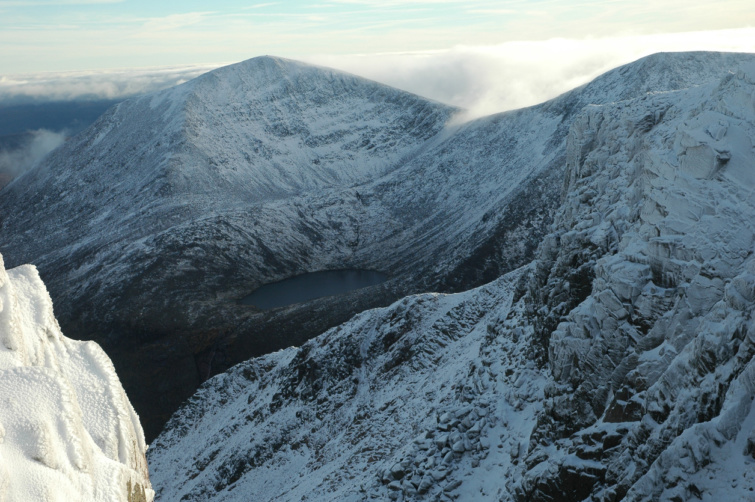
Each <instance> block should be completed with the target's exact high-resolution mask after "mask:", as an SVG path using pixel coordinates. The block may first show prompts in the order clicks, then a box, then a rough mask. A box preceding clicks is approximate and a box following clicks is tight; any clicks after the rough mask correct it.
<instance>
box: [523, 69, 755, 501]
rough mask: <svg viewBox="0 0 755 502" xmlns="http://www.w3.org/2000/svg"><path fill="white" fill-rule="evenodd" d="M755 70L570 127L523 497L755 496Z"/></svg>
mask: <svg viewBox="0 0 755 502" xmlns="http://www.w3.org/2000/svg"><path fill="white" fill-rule="evenodd" d="M753 75H754V73H753V72H752V71H749V72H744V71H739V72H737V73H732V74H729V75H726V76H725V77H724V78H723V80H721V81H720V82H718V83H716V84H714V85H708V86H701V87H699V88H696V89H690V90H687V91H680V92H675V93H665V94H658V95H650V96H647V97H646V98H644V99H641V100H633V101H627V102H622V103H617V104H613V105H607V106H603V107H591V108H588V109H586V110H585V112H584V113H583V114H582V116H581V117H580V119H579V120H578V121H577V122H576V123H575V125H574V126H573V128H572V130H571V132H570V138H569V151H568V158H567V166H568V173H569V174H568V176H567V178H566V182H565V194H566V198H565V200H564V204H563V206H562V209H561V210H560V212H559V214H558V216H557V219H556V223H555V232H553V233H552V234H551V235H549V236H548V238H547V239H546V240H545V241H544V243H543V245H542V246H541V249H540V258H539V260H538V262H537V271H536V273H535V275H534V276H533V278H534V280H533V281H532V282H531V284H530V291H531V295H532V298H533V300H534V303H533V304H532V306H531V310H532V319H533V321H534V323H535V326H536V328H537V333H536V336H537V338H538V339H539V340H540V343H541V347H540V355H541V356H542V357H543V359H544V361H547V365H548V367H549V368H550V370H551V374H552V376H553V379H554V383H553V386H551V387H549V389H548V399H547V400H546V411H545V413H544V414H543V415H542V417H541V418H540V420H539V423H538V426H537V427H536V428H535V430H534V431H533V437H532V441H531V446H532V451H531V453H530V454H529V456H528V458H527V459H526V462H527V463H528V464H530V466H531V469H530V471H528V473H527V474H526V476H525V480H524V482H523V484H522V492H521V493H522V494H526V497H527V498H529V499H532V500H551V497H554V496H555V497H556V498H558V497H559V496H563V494H565V493H566V494H570V496H572V497H573V498H575V499H584V498H587V497H589V496H592V497H594V498H596V499H606V500H621V499H624V498H626V499H629V500H657V499H663V500H692V499H695V498H706V499H707V498H710V497H712V496H713V495H714V494H715V495H716V496H722V495H723V494H725V493H730V494H731V495H732V499H737V498H741V497H745V496H746V497H749V496H752V495H751V494H750V493H748V492H747V490H748V488H747V487H751V486H752V473H751V469H750V468H749V467H748V464H749V463H751V462H752V460H753V459H752V456H751V447H750V446H748V444H749V443H748V441H751V440H750V435H751V434H752V425H753V424H752V421H751V418H750V409H751V401H752V399H753V396H754V395H755V394H753V388H754V386H753V384H755V381H754V380H753V375H755V373H753V371H755V367H754V366H753V355H754V354H755V346H753V341H755V340H754V339H753V338H752V337H753V334H755V332H753V325H752V318H751V316H752V312H753V306H755V305H753V303H752V302H753V300H755V296H753V293H754V290H753V289H752V288H753V285H755V282H753V281H755V276H753V271H754V270H755V269H753V266H754V265H755V261H753V251H754V245H755V226H753V223H752V214H753V210H754V209H755V205H753V200H752V197H751V192H752V190H753V188H755V152H754V151H753V144H755V143H753V141H754V140H755V134H754V133H753V132H754V131H755V127H753V126H754V125H755V122H754V121H753V120H754V119H755V108H754V101H753V98H754V97H755V86H754V85H753V84H754V83H755V81H754V80H753ZM559 454H561V455H559ZM562 455H565V457H564V458H562ZM570 456H571V457H574V458H577V459H579V460H578V462H580V463H584V464H589V465H590V469H589V470H588V471H587V472H585V471H584V470H583V471H581V472H580V471H579V470H578V469H574V468H573V465H572V464H571V463H570V461H569V457H570ZM719 484H720V486H719Z"/></svg>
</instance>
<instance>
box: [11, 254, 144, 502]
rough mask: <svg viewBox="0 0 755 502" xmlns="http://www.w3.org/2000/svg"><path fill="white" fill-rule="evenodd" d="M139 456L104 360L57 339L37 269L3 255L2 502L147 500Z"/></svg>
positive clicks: (132, 424)
mask: <svg viewBox="0 0 755 502" xmlns="http://www.w3.org/2000/svg"><path fill="white" fill-rule="evenodd" d="M145 451H146V446H145V443H144V435H143V433H142V428H141V425H140V424H139V418H138V417H137V416H136V414H135V413H134V410H133V408H132V407H131V405H130V403H129V401H128V399H127V398H126V393H125V392H124V391H123V388H122V387H121V384H120V381H119V380H118V377H117V376H116V374H115V370H114V369H113V365H112V363H111V362H110V360H109V359H108V357H107V356H106V355H105V353H104V352H103V351H102V349H100V347H99V346H98V345H97V344H95V343H94V342H78V341H74V340H70V339H68V338H66V337H65V336H63V335H62V333H61V332H60V328H59V327H58V323H57V321H56V320H55V317H54V316H53V312H52V302H51V301H50V297H49V296H48V294H47V290H46V289H45V286H44V284H43V283H42V281H41V280H40V278H39V275H38V274H37V271H36V269H35V268H34V267H32V266H30V265H27V266H22V267H17V268H14V269H12V270H7V271H6V270H5V267H4V265H3V261H2V257H1V256H0V500H3V501H8V502H12V501H29V502H31V501H40V502H42V501H82V502H84V501H86V502H89V501H103V502H104V501H108V502H110V501H123V502H139V501H142V502H146V501H150V500H152V499H153V497H154V492H153V491H152V488H151V486H150V481H149V474H148V472H147V463H146V459H145V457H144V453H145Z"/></svg>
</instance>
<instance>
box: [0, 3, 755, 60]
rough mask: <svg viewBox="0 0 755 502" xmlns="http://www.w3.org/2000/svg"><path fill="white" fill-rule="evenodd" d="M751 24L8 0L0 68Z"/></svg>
mask: <svg viewBox="0 0 755 502" xmlns="http://www.w3.org/2000/svg"><path fill="white" fill-rule="evenodd" d="M748 26H755V9H753V8H752V3H751V0H724V1H722V2H710V1H709V0H706V1H701V0H654V1H628V0H576V1H564V0H499V1H469V0H467V1H460V0H445V1H431V0H407V1H397V0H382V1H377V0H330V1H302V0H297V1H280V2H275V1H272V2H264V1H263V2H259V1H258V2H254V1H251V2H250V1H237V0H232V1H223V0H218V1H214V2H207V1H201V2H200V1H197V0H183V1H175V0H152V1H148V0H121V1H118V0H0V75H8V74H17V73H25V72H40V71H70V70H97V69H106V68H125V67H146V66H164V65H184V64H195V63H223V62H233V61H239V60H243V59H247V58H250V57H253V56H256V55H262V54H274V55H280V56H285V57H292V58H296V59H302V58H307V57H312V56H316V55H339V54H340V55H343V54H374V53H386V52H390V53H396V52H407V51H408V52H417V51H433V50H447V49H449V48H452V47H456V46H461V45H463V46H478V45H485V46H489V45H496V44H501V43H505V42H512V41H537V40H548V39H553V38H567V39H584V38H589V37H592V38H600V37H607V36H616V35H647V34H659V33H676V32H693V31H701V30H720V29H730V28H744V27H748Z"/></svg>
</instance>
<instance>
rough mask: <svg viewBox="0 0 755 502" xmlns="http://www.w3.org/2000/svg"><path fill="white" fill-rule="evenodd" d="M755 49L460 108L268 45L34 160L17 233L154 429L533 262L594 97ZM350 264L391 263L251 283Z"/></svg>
mask: <svg viewBox="0 0 755 502" xmlns="http://www.w3.org/2000/svg"><path fill="white" fill-rule="evenodd" d="M750 59H751V58H750V57H749V56H744V55H736V54H704V53H691V54H665V55H656V56H653V57H649V58H646V59H644V60H641V61H639V62H637V63H634V64H632V65H628V66H626V67H623V68H620V69H617V70H614V71H612V72H609V73H607V74H605V75H603V76H602V77H600V78H598V79H596V80H595V81H594V82H592V83H591V84H589V85H587V86H584V87H582V88H579V89H576V90H574V91H572V92H570V93H567V94H565V95H563V96H561V97H559V98H556V99H554V100H552V101H549V102H547V103H544V104H542V105H540V106H536V107H532V108H527V109H524V110H518V111H513V112H509V113H504V114H500V115H496V116H492V117H487V118H483V119H479V120H475V121H472V122H469V123H466V124H461V125H459V124H456V123H455V122H454V120H453V116H454V113H455V110H453V109H451V108H449V107H446V106H444V105H441V104H439V103H433V102H430V101H427V100H424V99H422V98H420V97H417V96H414V95H411V94H407V93H404V92H401V91H398V90H395V89H390V88H388V87H386V86H382V85H379V84H376V83H374V82H369V81H366V80H364V79H360V78H357V77H353V76H350V75H345V74H343V73H340V72H336V71H333V70H327V69H323V68H317V67H311V66H307V65H303V64H300V63H296V62H292V61H287V60H282V59H277V58H270V57H263V58H256V59H253V60H250V61H246V62H244V63H239V64H237V65H233V66H229V67H226V68H221V69H219V70H216V71H214V72H211V73H208V74H206V75H203V76H202V77H199V78H198V79H195V80H193V81H191V82H188V83H186V84H184V85H182V86H178V87H176V88H174V89H169V90H166V91H162V92H160V93H157V94H154V95H151V96H147V97H142V98H137V99H134V100H130V101H126V102H124V103H122V104H120V105H118V106H116V107H115V108H113V109H112V110H111V111H110V112H108V113H107V114H106V116H104V117H103V118H102V119H101V120H100V121H99V122H98V123H97V124H95V125H94V126H93V127H92V128H90V129H89V130H88V131H86V132H85V133H83V134H81V135H79V136H77V137H76V138H74V139H72V140H70V141H69V142H67V143H66V145H64V147H63V148H61V149H60V150H58V151H57V152H56V153H55V154H53V155H52V156H51V157H50V158H49V159H48V160H47V161H46V162H45V163H44V164H42V165H40V166H39V167H38V168H36V169H35V170H33V171H32V172H30V173H28V174H26V175H25V176H22V177H20V178H18V179H16V180H15V181H14V182H13V183H11V184H10V185H9V186H7V187H6V188H5V189H4V190H3V191H2V192H0V215H1V217H2V228H0V250H2V252H3V253H4V255H5V256H6V259H7V260H8V262H9V263H11V264H14V265H15V264H20V263H26V262H32V263H35V264H36V265H37V266H38V267H39V269H40V272H41V274H42V276H43V277H44V278H45V280H46V282H47V284H48V287H49V288H50V291H51V294H52V296H53V299H54V300H55V303H56V308H58V309H59V313H58V317H59V319H60V321H61V323H62V325H63V326H64V328H65V329H66V332H68V333H75V334H76V336H77V337H82V338H91V339H95V340H97V341H99V342H100V343H101V344H102V345H103V347H104V348H105V349H106V351H108V353H109V354H110V355H111V357H112V358H113V360H114V362H115V364H116V367H117V368H118V371H119V374H120V375H121V378H122V380H123V382H124V385H125V387H126V389H127V391H128V392H129V395H130V397H131V399H132V402H133V403H134V406H135V407H136V409H137V410H138V411H139V413H140V415H141V416H142V417H143V418H144V419H145V422H144V423H145V430H147V431H148V436H154V435H155V434H156V433H157V432H158V430H159V429H160V427H161V426H162V425H163V423H164V422H165V421H166V420H167V418H168V416H169V415H170V413H172V412H173V411H174V410H175V409H176V407H177V406H178V404H179V403H180V402H181V401H182V400H183V399H185V398H186V397H188V396H189V395H191V393H192V392H193V391H194V390H195V389H196V388H197V386H198V385H199V384H200V382H201V381H202V380H203V379H204V378H205V377H206V376H207V374H208V373H210V372H217V371H220V370H222V369H225V368H227V367H229V366H230V365H232V364H235V363H238V362H240V361H243V360H245V359H246V358H248V357H251V356H254V355H260V354H264V353H268V352H271V351H273V350H277V349H280V348H283V347H287V346H290V345H299V344H301V343H303V342H304V341H306V340H307V339H308V338H310V337H312V336H315V335H317V334H319V333H322V332H323V331H324V330H325V329H327V328H329V327H331V326H333V325H336V324H339V323H341V322H344V321H346V320H348V319H349V318H350V317H351V316H352V315H353V314H355V313H356V312H359V311H362V310H364V309H366V308H370V307H375V306H384V305H387V304H389V303H390V302H391V301H394V300H396V299H398V298H400V297H402V296H404V295H406V294H410V293H416V292H421V291H430V290H436V291H445V292H449V291H462V290H465V289H468V288H470V287H474V286H479V285H481V284H484V283H486V282H488V281H490V280H493V279H495V278H496V277H498V276H500V275H501V274H503V273H506V272H508V271H511V270H513V269H516V268H517V267H520V266H522V265H525V264H526V263H527V262H529V261H530V260H531V259H532V258H533V255H534V251H535V249H536V247H537V246H538V244H539V243H540V241H541V240H542V238H543V237H544V236H545V234H546V232H547V227H548V225H549V224H550V223H551V221H552V216H553V214H554V212H555V211H556V209H557V207H558V205H559V202H560V191H561V186H562V183H563V177H564V166H565V165H566V152H567V149H566V146H565V145H566V137H567V133H568V131H569V127H570V126H571V124H572V122H573V120H574V118H575V117H576V116H577V115H578V114H579V113H580V111H581V110H582V109H583V108H584V107H585V106H587V105H590V104H607V103H612V102H616V101H621V100H626V99H631V98H637V97H641V96H645V95H646V93H648V92H666V91H671V90H675V89H681V88H687V87H689V86H691V85H698V84H701V83H704V82H707V81H710V80H711V79H713V78H720V75H721V74H722V73H723V72H726V71H728V70H730V69H736V68H737V67H739V66H740V65H741V64H744V62H746V61H748V60H750ZM345 268H355V269H374V270H378V271H382V272H385V273H388V274H389V275H390V276H391V280H390V281H388V282H386V283H384V284H382V285H379V286H375V287H372V288H368V289H366V290H361V291H358V292H354V293H352V294H348V295H344V296H341V297H337V298H326V299H320V300H315V301H312V302H308V303H306V304H303V305H297V306H292V307H288V308H283V309H278V310H273V311H269V312H260V311H258V310H256V309H254V308H253V307H250V306H243V305H238V304H236V302H235V300H236V299H238V298H240V297H243V296H244V295H245V294H247V293H249V292H250V291H252V290H254V289H255V288H257V287H258V286H260V285H262V284H266V283H270V282H274V281H277V280H280V279H283V278H286V277H290V276H294V275H298V274H301V273H304V272H312V271H318V270H332V269H345ZM210 365H211V366H212V370H211V371H205V370H204V368H205V367H207V366H210ZM200 368H203V369H202V371H201V372H200Z"/></svg>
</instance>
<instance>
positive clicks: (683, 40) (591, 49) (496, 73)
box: [307, 28, 755, 118]
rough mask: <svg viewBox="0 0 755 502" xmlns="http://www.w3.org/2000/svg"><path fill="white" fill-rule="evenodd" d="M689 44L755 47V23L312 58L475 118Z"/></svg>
mask: <svg viewBox="0 0 755 502" xmlns="http://www.w3.org/2000/svg"><path fill="white" fill-rule="evenodd" d="M692 50H708V51H738V52H755V29H753V28H747V29H737V30H719V31H709V32H695V33H677V34H665V35H643V36H624V37H613V38H601V39H590V38H586V39H582V40H568V39H553V40H545V41H525V42H507V43H503V44H500V45H495V46H460V47H456V48H453V49H449V50H445V51H431V52H410V53H398V54H396V53H391V54H366V55H347V56H333V55H324V56H315V57H309V58H307V61H309V62H312V63H316V64H321V65H325V66H331V67H334V68H339V69H343V70H346V71H349V72H351V73H354V74H357V75H361V76H364V77H367V78H370V79H373V80H377V81H378V82H383V83H385V84H388V85H391V86H394V87H398V88H400V89H404V90H407V91H410V92H413V93H415V94H419V95H421V96H425V97H428V98H431V99H435V100H437V101H441V102H443V103H447V104H452V105H455V106H459V107H461V108H464V109H466V110H467V113H466V115H467V117H468V118H474V117H480V116H484V115H489V114H492V113H496V112H501V111H505V110H511V109H516V108H521V107H524V106H530V105H534V104H538V103H541V102H543V101H546V100H548V99H550V98H553V97H556V96H558V95H559V94H561V93H564V92H566V91H568V90H571V89H573V88H575V87H578V86H580V85H582V84H585V83H587V82H589V81H590V80H592V79H594V78H595V77H597V76H598V75H600V74H602V73H604V72H606V71H608V70H610V69H612V68H615V67H617V66H620V65H622V64H626V63H629V62H631V61H634V60H636V59H638V58H641V57H643V56H647V55H649V54H653V53H656V52H674V51H692Z"/></svg>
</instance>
